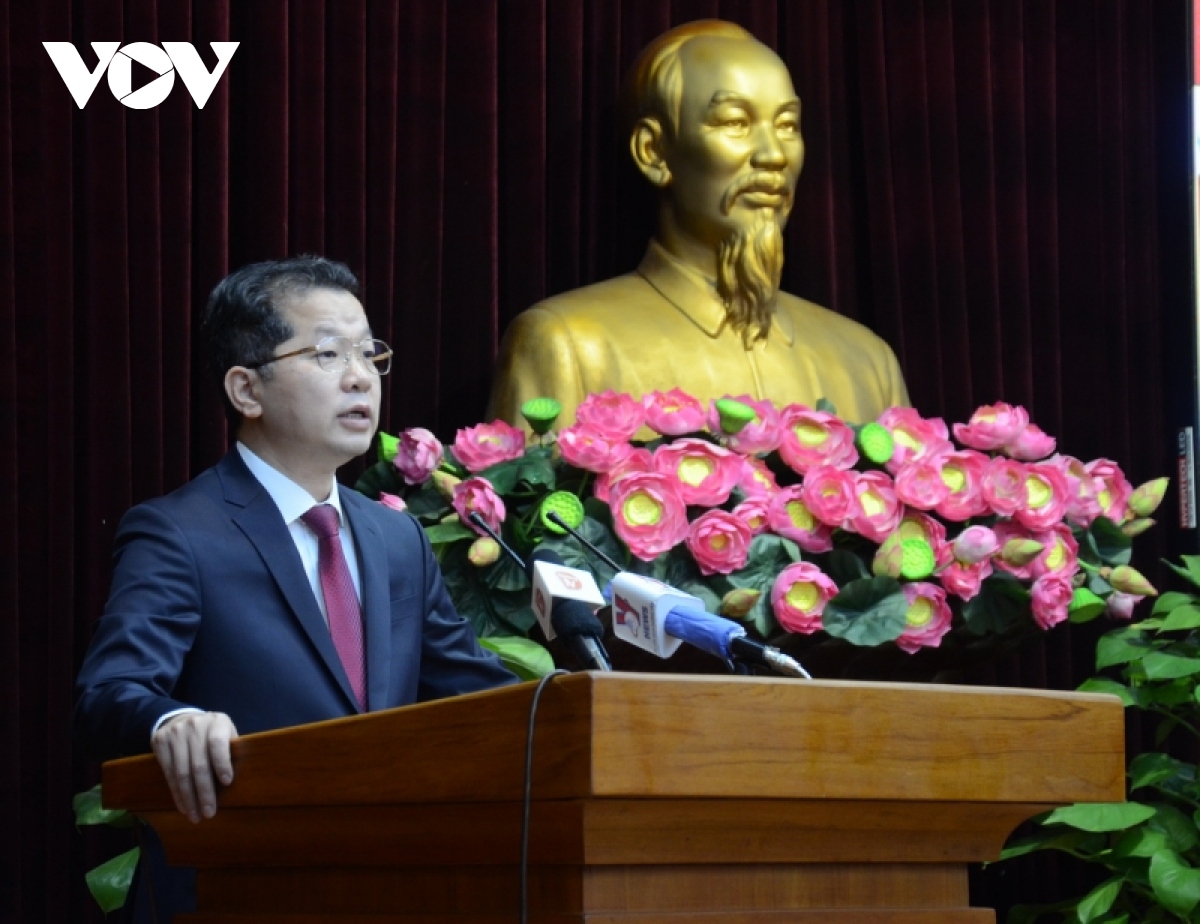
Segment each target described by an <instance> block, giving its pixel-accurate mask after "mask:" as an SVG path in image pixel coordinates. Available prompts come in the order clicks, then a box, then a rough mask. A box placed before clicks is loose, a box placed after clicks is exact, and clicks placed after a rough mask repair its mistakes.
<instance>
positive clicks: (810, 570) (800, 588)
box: [771, 561, 838, 635]
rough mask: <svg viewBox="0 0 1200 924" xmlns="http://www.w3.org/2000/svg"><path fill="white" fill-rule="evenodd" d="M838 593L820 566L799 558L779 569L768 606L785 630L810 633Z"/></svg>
mask: <svg viewBox="0 0 1200 924" xmlns="http://www.w3.org/2000/svg"><path fill="white" fill-rule="evenodd" d="M837 592H838V589H837V585H836V584H835V583H833V581H832V580H830V579H829V577H828V576H827V575H826V574H825V573H824V572H822V571H821V569H820V568H818V567H817V566H816V565H814V564H810V563H809V562H806V561H799V562H796V563H795V564H791V565H788V566H787V567H786V568H784V569H783V570H782V571H781V572H779V577H777V578H776V579H775V584H774V585H773V586H772V587H771V607H772V609H774V611H775V618H776V619H777V620H778V621H779V624H780V625H781V626H783V628H785V629H786V630H787V631H788V632H797V633H800V634H801V635H811V634H812V633H814V632H816V631H818V630H819V629H820V628H821V614H822V613H823V612H824V611H825V604H827V603H828V602H829V601H830V600H832V599H833V598H834V597H835V596H837Z"/></svg>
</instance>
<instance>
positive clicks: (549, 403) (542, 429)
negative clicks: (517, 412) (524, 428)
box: [521, 397, 562, 436]
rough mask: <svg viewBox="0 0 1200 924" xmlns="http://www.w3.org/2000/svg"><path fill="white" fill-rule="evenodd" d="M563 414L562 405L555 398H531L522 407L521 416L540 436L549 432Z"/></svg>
mask: <svg viewBox="0 0 1200 924" xmlns="http://www.w3.org/2000/svg"><path fill="white" fill-rule="evenodd" d="M561 413H562V405H561V404H559V402H558V401H556V400H555V399H554V398H545V397H543V398H530V399H529V400H528V401H526V402H525V403H524V404H522V405H521V416H522V417H524V418H525V422H526V423H528V424H529V429H531V430H532V431H533V432H534V433H536V434H537V435H538V436H542V435H543V434H545V433H547V432H549V430H550V428H551V427H553V426H554V422H555V421H556V420H558V415H559V414H561Z"/></svg>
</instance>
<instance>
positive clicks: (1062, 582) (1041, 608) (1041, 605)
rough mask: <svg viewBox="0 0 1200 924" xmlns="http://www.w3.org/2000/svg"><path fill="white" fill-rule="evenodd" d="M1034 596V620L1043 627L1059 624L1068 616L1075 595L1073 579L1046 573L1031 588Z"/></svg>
mask: <svg viewBox="0 0 1200 924" xmlns="http://www.w3.org/2000/svg"><path fill="white" fill-rule="evenodd" d="M1029 594H1030V596H1031V597H1032V598H1033V599H1032V604H1031V608H1032V610H1033V618H1034V621H1035V622H1036V623H1037V624H1038V625H1039V626H1041V627H1042V628H1043V629H1049V628H1051V627H1052V626H1056V625H1058V624H1059V623H1060V622H1062V621H1063V620H1064V619H1066V618H1067V609H1068V607H1070V605H1071V599H1072V598H1073V597H1074V596H1075V589H1074V588H1073V587H1072V586H1071V579H1070V578H1068V577H1064V576H1063V575H1061V574H1044V575H1042V576H1041V577H1040V578H1038V579H1037V580H1036V581H1034V582H1033V586H1032V587H1031V588H1029Z"/></svg>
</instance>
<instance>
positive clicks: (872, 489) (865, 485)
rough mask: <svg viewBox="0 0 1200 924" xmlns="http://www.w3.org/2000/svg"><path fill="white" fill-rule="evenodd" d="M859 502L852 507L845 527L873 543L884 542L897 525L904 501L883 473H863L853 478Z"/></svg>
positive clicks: (889, 478)
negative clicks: (902, 501)
mask: <svg viewBox="0 0 1200 924" xmlns="http://www.w3.org/2000/svg"><path fill="white" fill-rule="evenodd" d="M854 493H855V496H856V498H857V501H858V503H857V504H856V505H855V507H854V509H853V510H851V512H850V516H849V518H848V519H847V521H846V524H845V526H846V528H847V529H850V530H853V531H854V532H856V533H858V534H859V535H860V536H865V537H866V538H867V539H870V540H871V541H872V542H883V540H884V539H886V538H887V537H888V536H889V535H890V534H891V533H893V532H894V531H895V530H896V527H897V526H899V525H900V518H901V517H902V516H903V515H904V504H902V503H901V502H900V498H898V497H897V496H896V487H895V485H894V484H893V483H892V479H891V477H890V476H889V475H888V474H887V473H886V472H863V473H861V474H859V475H858V476H857V477H855V479H854Z"/></svg>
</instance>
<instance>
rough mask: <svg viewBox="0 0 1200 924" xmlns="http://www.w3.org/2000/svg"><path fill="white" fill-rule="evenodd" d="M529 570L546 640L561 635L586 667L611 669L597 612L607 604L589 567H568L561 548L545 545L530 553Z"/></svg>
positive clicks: (538, 618) (534, 601)
mask: <svg viewBox="0 0 1200 924" xmlns="http://www.w3.org/2000/svg"><path fill="white" fill-rule="evenodd" d="M527 570H528V574H529V580H530V581H531V582H532V583H533V602H532V607H533V614H534V615H535V616H536V617H537V620H538V623H539V624H540V625H541V627H542V631H543V632H544V633H545V634H546V640H547V641H553V640H554V639H555V638H556V637H558V636H560V635H561V636H562V637H563V641H564V642H565V644H566V646H567V648H568V649H569V650H570V652H571V654H572V655H573V656H574V657H575V659H576V660H577V661H578V662H579V663H580V664H582V665H584V667H585V668H586V669H588V670H597V671H611V670H612V664H611V663H610V661H609V659H608V652H607V651H605V650H604V644H603V643H602V642H601V641H600V640H601V638H603V637H604V627H603V626H602V625H601V624H600V620H599V619H597V618H596V613H595V610H596V608H597V607H600V606H603V605H604V597H603V595H602V594H601V593H600V588H599V587H597V586H596V579H595V578H594V577H592V575H591V573H590V572H588V571H583V570H581V569H579V568H569V567H567V565H566V563H565V562H564V561H563V560H562V558H561V557H559V555H558V553H557V552H554V551H552V550H551V549H545V548H541V549H537V550H535V551H534V553H533V554H532V555H530V556H529V563H528V565H527Z"/></svg>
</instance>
